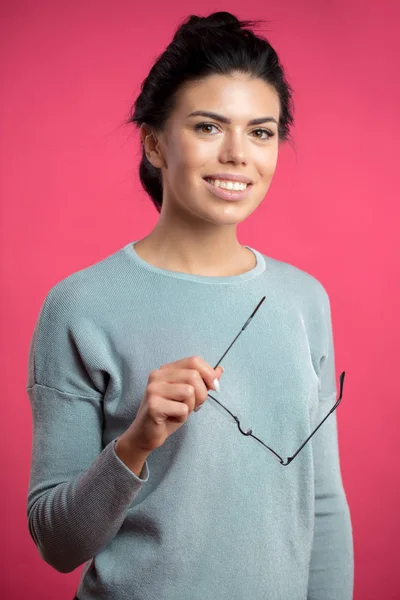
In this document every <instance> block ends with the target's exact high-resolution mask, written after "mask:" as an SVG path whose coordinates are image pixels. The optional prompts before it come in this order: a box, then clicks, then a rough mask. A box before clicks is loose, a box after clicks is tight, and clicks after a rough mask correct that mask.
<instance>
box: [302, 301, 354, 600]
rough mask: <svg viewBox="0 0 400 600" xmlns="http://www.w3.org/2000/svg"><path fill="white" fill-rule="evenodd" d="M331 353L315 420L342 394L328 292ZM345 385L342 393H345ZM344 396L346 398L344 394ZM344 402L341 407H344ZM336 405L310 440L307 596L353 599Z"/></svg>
mask: <svg viewBox="0 0 400 600" xmlns="http://www.w3.org/2000/svg"><path fill="white" fill-rule="evenodd" d="M324 315H325V324H326V325H325V335H326V340H327V344H326V347H327V352H326V354H325V356H323V357H322V359H321V363H320V380H321V388H320V398H319V409H318V415H317V418H316V424H317V423H319V422H320V421H322V419H323V418H324V417H325V416H326V415H327V414H328V412H329V410H330V409H331V408H332V406H333V405H334V404H335V402H336V399H337V392H336V379H335V358H334V345H333V333H332V322H331V313H330V303H329V298H328V296H327V295H326V293H325V294H324ZM345 387H346V386H345V385H344V390H343V396H345V394H346V389H345ZM344 401H345V402H346V400H345V398H344ZM340 406H342V404H340V405H339V407H338V409H337V410H340ZM337 410H335V411H334V412H333V413H332V414H331V415H330V416H329V418H328V419H327V420H326V421H325V423H324V424H323V425H322V426H321V427H320V429H319V430H318V431H317V432H316V433H315V435H314V436H313V438H312V439H311V442H310V443H311V444H312V452H313V459H314V478H315V528H314V539H313V547H312V553H311V563H310V572H309V583H308V594H307V600H339V599H340V600H352V597H353V585H354V583H353V582H354V556H353V534H352V525H351V518H350V510H349V506H348V503H347V499H346V494H345V491H344V488H343V482H342V476H341V470H340V458H339V448H338V432H337Z"/></svg>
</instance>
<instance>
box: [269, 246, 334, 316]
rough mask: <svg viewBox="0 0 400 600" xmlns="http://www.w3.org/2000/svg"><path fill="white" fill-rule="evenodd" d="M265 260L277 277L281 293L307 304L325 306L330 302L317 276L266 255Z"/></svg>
mask: <svg viewBox="0 0 400 600" xmlns="http://www.w3.org/2000/svg"><path fill="white" fill-rule="evenodd" d="M264 258H265V260H266V261H267V265H269V266H270V268H271V271H272V272H273V273H274V275H275V278H276V282H277V285H278V286H279V288H280V291H282V292H283V293H285V294H289V295H290V296H292V297H293V298H297V299H299V300H303V301H304V302H305V303H317V304H325V303H326V302H329V296H328V292H327V289H326V287H325V286H324V284H323V283H322V282H321V281H320V280H319V279H318V278H317V277H316V276H315V275H313V274H312V273H310V272H309V271H306V270H305V269H301V268H300V267H297V266H295V265H293V264H292V263H289V262H286V261H283V260H279V259H277V258H272V257H269V256H266V255H264ZM267 269H268V266H267Z"/></svg>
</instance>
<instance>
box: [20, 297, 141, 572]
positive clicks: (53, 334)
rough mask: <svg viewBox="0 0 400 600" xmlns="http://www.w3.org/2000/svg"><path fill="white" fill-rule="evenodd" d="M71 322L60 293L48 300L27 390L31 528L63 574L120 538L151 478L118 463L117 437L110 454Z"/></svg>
mask: <svg viewBox="0 0 400 600" xmlns="http://www.w3.org/2000/svg"><path fill="white" fill-rule="evenodd" d="M72 318H73V315H72V312H71V306H65V305H63V300H62V298H61V296H60V295H59V294H50V295H49V296H48V297H47V299H46V301H45V303H44V306H43V308H42V311H41V313H40V315H39V319H38V321H37V324H36V327H35V331H34V335H33V338H32V342H31V348H30V353H29V375H28V384H27V392H28V395H29V399H30V403H31V408H32V421H33V440H32V460H31V472H30V480H29V490H28V501H27V514H28V527H29V532H30V535H31V537H32V539H33V541H34V542H35V544H36V546H37V547H38V550H39V552H40V554H41V556H42V558H43V559H44V560H45V561H46V562H47V563H48V564H50V565H51V566H52V567H54V568H55V569H57V570H58V571H60V572H62V573H68V572H70V571H73V570H74V569H75V568H77V567H78V566H80V565H81V564H83V563H84V562H85V561H87V560H89V559H90V558H92V557H93V556H94V555H95V554H97V553H98V552H99V551H100V550H101V549H102V548H104V547H105V546H106V545H107V544H108V543H109V542H110V541H111V540H112V539H113V538H114V537H115V535H116V534H117V532H118V530H119V529H120V527H121V525H122V523H123V521H124V518H125V516H126V513H127V511H128V509H129V505H130V504H131V502H132V501H133V500H134V498H135V497H136V495H137V494H138V492H139V491H140V489H141V487H142V486H143V484H144V483H145V482H146V481H147V480H148V477H149V471H148V468H147V463H146V462H144V465H143V469H142V471H141V473H140V475H136V474H135V473H133V472H132V471H131V470H130V469H129V468H128V467H127V466H126V464H125V463H124V462H123V461H122V460H121V459H120V458H119V457H118V455H117V454H116V451H115V447H114V445H115V442H116V439H117V438H116V439H114V440H112V441H111V442H110V443H109V444H108V445H107V446H106V447H105V448H103V445H102V427H103V393H102V390H99V389H98V387H97V386H96V385H95V384H94V382H93V379H92V378H91V377H90V375H89V372H90V369H89V370H86V369H84V368H82V364H83V360H84V356H80V355H79V353H80V349H82V340H83V339H84V337H85V336H84V333H83V331H82V330H81V329H79V335H75V334H73V333H72V331H71V328H70V327H69V325H68V321H69V320H71V319H72ZM75 333H77V330H75ZM93 336H95V332H93V331H92V332H91V333H90V335H89V340H90V343H91V344H93V339H94V337H93ZM95 341H96V340H95ZM137 464H138V465H139V464H140V462H138V463H137Z"/></svg>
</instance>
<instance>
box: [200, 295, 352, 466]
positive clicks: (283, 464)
mask: <svg viewBox="0 0 400 600" xmlns="http://www.w3.org/2000/svg"><path fill="white" fill-rule="evenodd" d="M265 298H266V296H263V297H262V299H261V300H260V302H259V303H258V304H257V306H256V308H255V309H254V311H253V312H252V314H251V315H250V317H249V318H248V319H247V321H246V323H245V324H244V325H243V327H242V328H241V330H240V331H239V333H238V334H237V336H236V337H235V339H234V340H233V342H232V343H231V344H230V345H229V346H228V348H227V350H226V351H225V352H224V353H223V355H222V356H221V358H220V359H219V361H218V362H217V363H216V365H215V366H214V369H216V368H217V367H218V365H219V364H220V362H221V361H222V359H223V358H224V357H225V356H226V355H227V353H228V351H229V350H230V349H231V348H232V346H233V344H234V343H235V342H236V340H237V339H238V337H239V335H240V334H241V333H242V331H244V330H245V329H246V327H247V325H248V324H249V323H250V321H251V319H252V318H253V317H254V315H255V314H256V312H257V311H258V309H259V308H260V306H261V304H262V303H263V302H264V300H265ZM345 374H346V372H345V371H342V373H341V374H340V376H339V384H340V393H339V397H338V399H337V400H336V402H335V404H334V405H333V407H332V408H331V410H330V411H329V412H328V414H327V415H326V417H324V418H323V419H322V421H321V423H320V424H319V425H317V427H316V428H315V429H314V431H313V432H312V433H311V434H310V435H309V436H308V438H307V439H306V440H305V441H304V442H303V443H302V444H301V446H300V447H299V448H298V450H296V452H295V453H294V454H293V455H292V456H289V457H288V458H287V459H286V461H285V459H283V458H282V457H281V456H280V455H279V454H278V453H277V452H275V450H273V449H272V448H270V447H269V446H267V445H266V444H265V443H264V442H263V441H262V440H260V438H258V437H256V436H255V435H253V433H252V431H253V430H252V429H246V430H243V429H242V427H241V425H240V421H239V418H238V417H237V416H236V415H234V414H233V413H232V412H231V411H230V410H229V409H228V408H226V406H224V405H223V404H222V403H221V402H220V401H219V400H217V399H216V398H214V396H212V395H211V394H210V393H209V394H208V396H210V398H212V399H213V400H214V401H215V402H217V403H218V404H219V405H220V406H221V408H223V409H224V410H226V412H228V413H229V414H230V415H231V417H233V418H234V420H235V421H236V424H237V426H238V429H239V431H240V433H241V434H243V435H245V436H251V437H253V438H254V439H255V440H257V441H258V442H260V443H261V444H262V445H263V446H265V448H267V450H269V451H270V452H271V453H272V454H273V456H274V458H275V459H276V460H277V461H278V462H279V463H280V464H281V465H282V466H284V467H287V466H288V465H289V464H290V463H291V462H292V460H293V459H294V458H296V456H297V455H298V454H299V452H300V451H301V450H302V449H303V448H304V446H305V445H306V444H307V442H309V441H310V439H311V438H312V436H313V435H314V434H315V433H316V431H318V429H319V428H320V427H321V425H322V424H323V423H324V422H325V421H326V419H327V418H328V417H329V415H331V414H332V413H333V412H334V410H335V409H336V408H337V407H338V406H339V404H340V401H341V399H342V394H343V382H344V377H345Z"/></svg>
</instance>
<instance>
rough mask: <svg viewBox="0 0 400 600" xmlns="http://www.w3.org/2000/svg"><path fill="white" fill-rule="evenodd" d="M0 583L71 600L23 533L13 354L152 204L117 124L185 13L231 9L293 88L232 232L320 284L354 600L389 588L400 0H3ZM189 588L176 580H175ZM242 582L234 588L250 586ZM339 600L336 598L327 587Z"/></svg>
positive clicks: (393, 556) (22, 405) (393, 521)
mask: <svg viewBox="0 0 400 600" xmlns="http://www.w3.org/2000/svg"><path fill="white" fill-rule="evenodd" d="M0 10H1V35H0V51H1V56H2V64H1V73H0V75H1V77H0V86H1V89H0V103H1V134H2V135H1V148H0V152H1V173H0V175H1V178H0V186H1V188H0V190H1V212H2V214H1V217H2V218H1V240H0V243H1V256H2V261H1V283H2V290H3V293H2V311H1V320H2V323H1V324H2V335H1V343H2V354H1V356H2V360H1V371H2V373H1V381H2V410H3V416H2V423H3V427H2V435H1V436H0V440H1V448H0V457H1V463H2V464H1V474H2V484H1V493H2V509H1V511H0V515H1V521H2V522H1V524H0V531H1V533H2V544H1V557H0V565H1V567H0V568H1V573H0V575H1V587H0V592H1V596H2V597H3V598H7V600H10V599H14V598H15V599H18V600H19V599H21V598H29V599H30V600H36V599H40V600H54V599H55V598H57V600H63V599H66V600H71V599H72V597H73V595H74V592H75V589H76V586H77V584H78V579H79V576H80V572H81V567H80V568H79V569H77V570H76V571H74V572H73V573H71V574H68V575H65V574H64V575H63V574H61V573H58V572H57V571H55V570H54V569H53V568H51V567H50V566H49V565H47V564H46V563H45V562H44V561H43V560H42V559H41V558H40V556H39V553H38V551H37V549H36V547H35V546H34V544H33V541H32V540H31V538H30V537H29V534H28V528H27V518H26V495H27V486H28V478H29V468H30V452H31V412H30V405H29V400H28V397H27V394H26V392H25V385H26V379H27V355H28V349H29V343H30V339H31V335H32V332H33V327H34V324H35V321H36V319H37V316H38V312H39V309H40V307H41V304H42V302H43V300H44V297H45V295H46V294H47V292H48V290H49V289H50V287H52V286H53V285H54V284H56V283H57V282H58V281H59V280H61V279H62V278H64V277H66V276H67V275H69V274H70V273H72V272H74V271H76V270H78V269H81V268H84V267H86V266H89V265H90V264H92V263H94V262H97V261H99V260H101V259H102V258H104V257H105V256H107V255H108V254H111V253H112V252H114V251H115V250H117V249H118V248H120V247H122V245H124V244H126V243H128V242H129V241H131V240H134V239H140V238H141V237H143V236H144V235H146V234H147V233H148V232H149V231H150V230H151V229H152V228H153V227H154V225H155V223H156V221H157V219H158V213H156V210H155V208H154V207H153V205H152V203H151V201H150V200H149V199H148V198H147V196H146V195H145V193H144V191H143V190H142V189H141V187H140V183H139V178H138V174H137V168H138V161H139V156H140V154H139V142H138V140H139V138H138V135H137V133H136V132H134V130H133V129H132V128H130V127H124V126H123V125H122V122H123V120H124V119H125V118H126V117H127V115H128V111H129V108H130V105H131V103H132V102H133V100H134V98H135V97H136V95H137V94H138V92H139V86H140V84H141V82H142V80H143V78H144V77H145V76H146V75H147V73H148V71H149V69H150V67H151V65H152V63H153V60H154V59H155V57H156V56H157V54H159V53H160V52H162V51H163V50H164V49H165V47H166V45H167V44H168V43H169V41H170V39H171V37H172V34H173V31H174V28H175V27H176V26H177V25H178V23H179V21H180V20H181V19H183V18H184V17H186V16H187V15H189V14H191V13H194V14H201V15H207V14H209V13H210V12H213V11H216V10H229V11H231V12H233V13H234V14H236V15H237V16H239V17H241V18H265V19H269V20H270V23H269V25H268V24H266V25H265V26H264V28H263V29H261V30H260V31H264V33H265V35H266V36H267V37H268V38H269V39H270V41H271V43H272V44H273V45H274V46H275V48H276V50H277V51H278V54H279V55H280V57H281V59H282V61H283V64H284V66H285V67H286V69H287V75H288V78H289V81H290V83H291V84H292V85H293V87H294V88H295V108H296V113H295V118H296V125H295V129H294V139H295V144H296V149H295V150H294V149H293V148H292V147H290V146H286V147H282V149H281V151H280V156H279V159H278V167H277V171H276V174H275V177H274V180H273V182H272V185H271V187H270V189H269V190H268V192H267V196H266V199H265V200H264V202H263V204H262V205H261V206H260V208H259V209H258V210H257V211H256V212H255V213H253V215H252V216H251V217H250V218H248V219H247V221H245V222H244V223H242V224H241V225H239V227H238V237H239V241H240V242H241V243H242V244H248V245H250V246H253V247H255V248H257V249H258V250H260V251H261V252H264V253H265V254H268V255H270V256H273V257H275V258H278V259H280V260H284V261H287V262H290V263H292V264H295V265H296V266H297V267H299V268H301V269H304V270H306V271H307V272H310V273H312V274H313V275H314V276H315V277H317V278H318V279H319V280H320V281H321V282H322V283H323V284H324V285H325V286H326V288H327V291H328V293H329V296H330V299H331V306H332V318H333V326H334V337H335V351H336V371H337V375H339V374H340V372H341V371H342V370H345V371H346V381H345V386H344V395H343V401H342V403H341V404H340V407H339V408H338V413H337V414H338V421H339V439H340V449H341V462H342V473H343V479H344V484H345V489H346V492H347V497H348V501H349V504H350V509H351V513H352V522H353V529H354V542H355V596H354V598H355V600H376V599H377V598H379V599H382V600H395V598H397V599H398V598H399V597H400V586H399V574H398V559H399V552H398V540H399V534H400V527H399V525H400V516H399V500H400V498H399V477H398V473H399V460H398V456H399V443H398V427H399V416H400V409H399V400H400V393H399V383H398V380H397V379H396V377H397V375H398V374H399V371H398V368H399V367H398V360H399V351H398V347H399V334H400V331H399V319H398V306H399V301H400V297H399V283H400V277H399V275H400V273H399V271H400V269H399V254H400V252H399V251H400V248H399V233H398V230H399V224H400V221H399V216H400V215H399V208H398V207H399V185H398V176H399V168H398V161H399V150H398V147H399V139H400V126H399V107H400V88H399V58H400V52H399V44H398V40H399V31H398V27H399V17H400V14H399V8H398V5H397V3H396V2H395V0H393V1H392V2H389V1H388V0H384V1H381V2H379V3H376V2H371V1H369V2H368V1H354V0H352V1H349V0H341V1H336V2H333V1H330V2H326V3H325V2H319V1H316V0H315V1H311V0H308V1H306V0H303V1H302V2H297V1H296V0H287V1H286V2H278V1H276V2H270V3H267V4H266V3H265V2H261V1H256V0H253V1H250V2H246V10H243V3H242V2H238V1H231V2H206V3H204V2H202V3H201V5H198V3H197V2H196V3H195V2H188V1H185V2H183V1H181V2H178V1H175V2H174V4H173V6H170V5H168V4H165V5H163V4H162V3H161V2H152V3H151V4H150V3H146V2H145V3H141V2H136V3H135V2H134V1H131V2H128V1H122V0H113V2H105V1H99V0H97V1H94V0H92V1H88V0H80V1H79V2H78V1H71V0H69V1H68V2H56V1H54V0H53V1H44V0H35V2H34V1H31V2H28V1H25V2H23V1H21V0H19V1H15V0H14V1H13V2H11V1H10V0H9V1H8V2H3V3H2V6H1V9H0ZM188 600H189V599H188ZM246 600H247V599H246ZM337 600H341V599H339V598H338V599H337Z"/></svg>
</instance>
